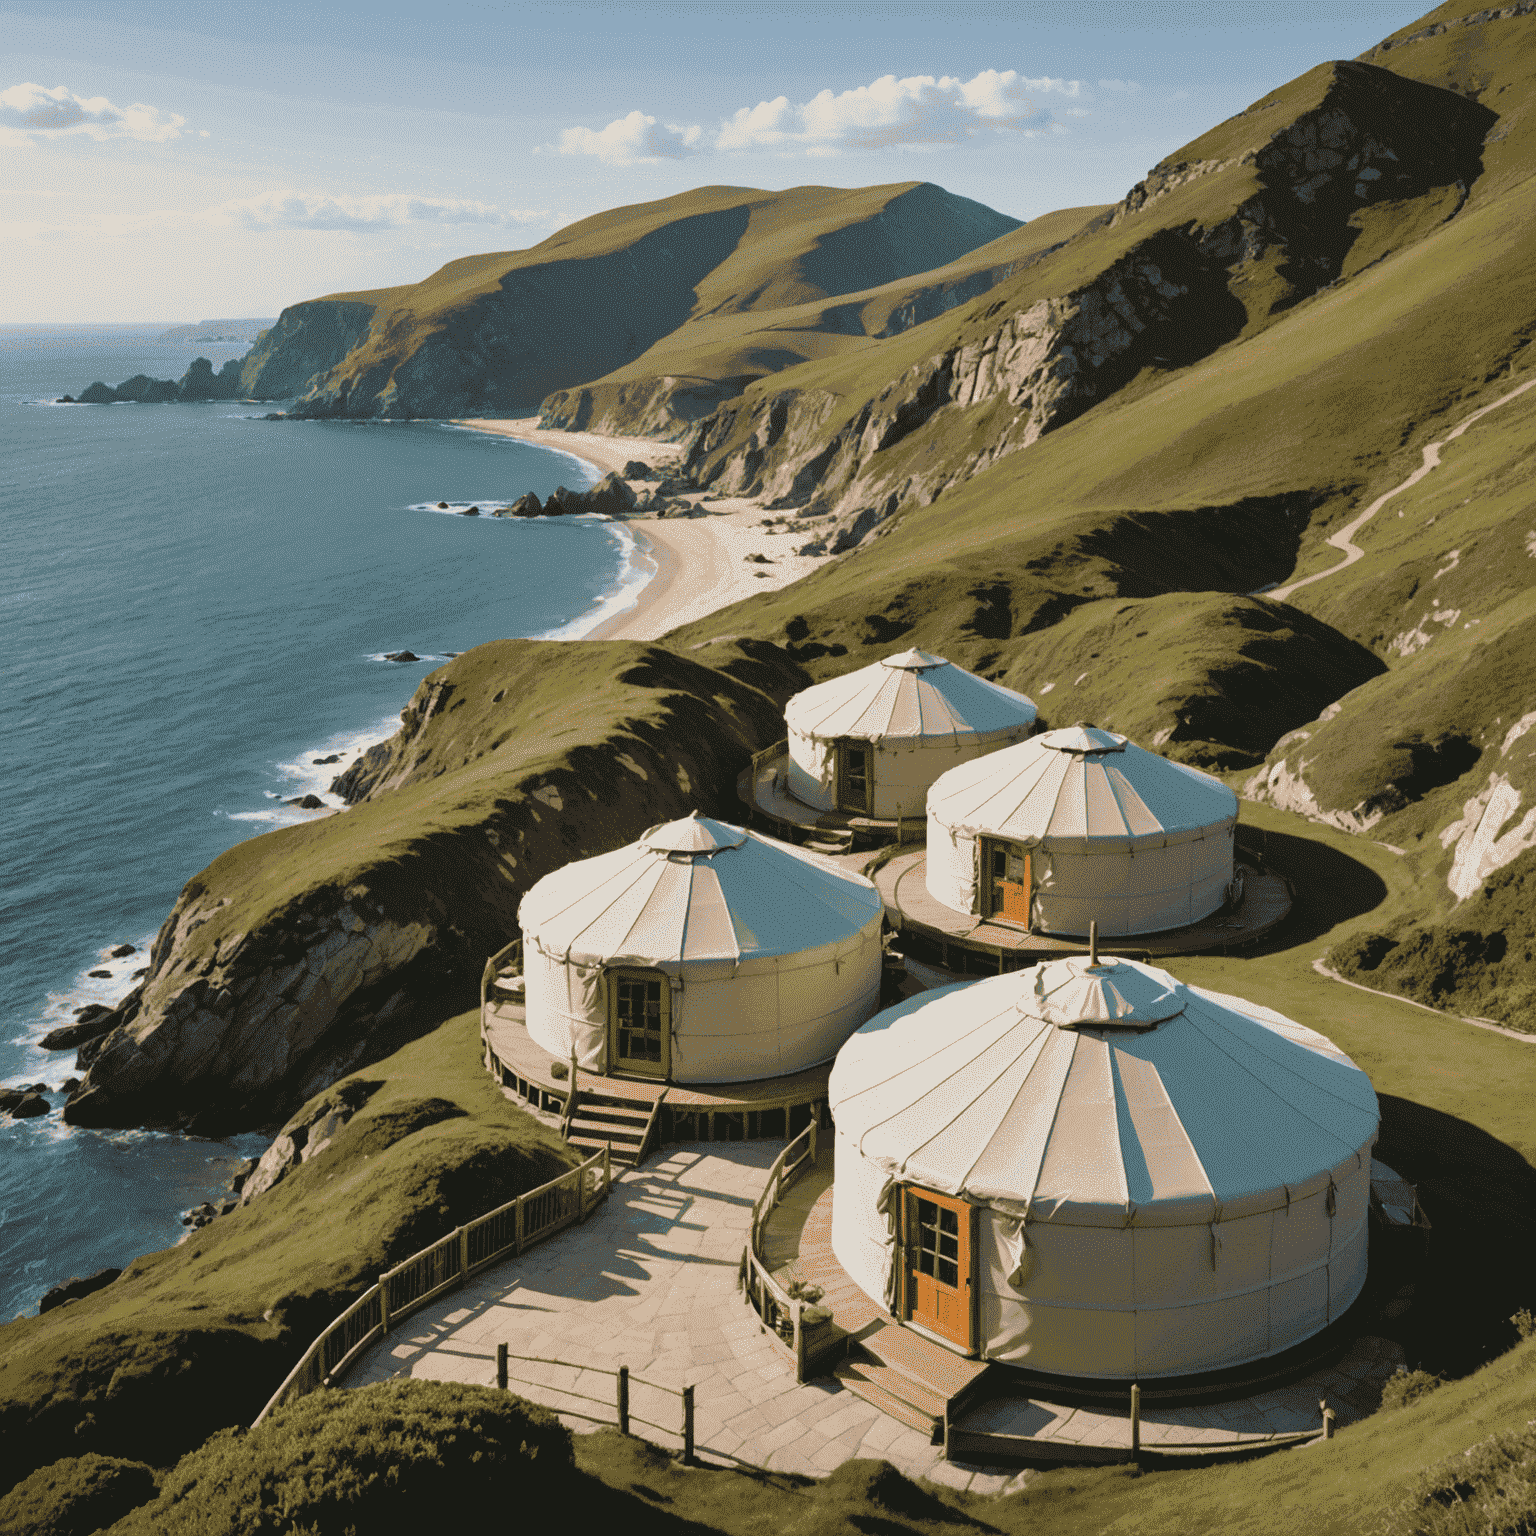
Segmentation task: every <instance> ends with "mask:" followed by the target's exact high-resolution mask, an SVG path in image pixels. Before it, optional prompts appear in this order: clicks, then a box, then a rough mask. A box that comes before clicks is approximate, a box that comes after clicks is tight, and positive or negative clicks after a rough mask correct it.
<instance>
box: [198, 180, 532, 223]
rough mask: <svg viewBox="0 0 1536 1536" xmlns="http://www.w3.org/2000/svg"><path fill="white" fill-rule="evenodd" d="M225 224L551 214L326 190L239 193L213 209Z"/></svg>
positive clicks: (512, 219) (521, 218) (492, 219)
mask: <svg viewBox="0 0 1536 1536" xmlns="http://www.w3.org/2000/svg"><path fill="white" fill-rule="evenodd" d="M210 212H211V216H212V217H213V218H214V219H215V220H216V221H217V222H220V223H223V222H232V223H235V224H239V225H242V226H243V227H244V228H246V229H254V230H274V229H319V230H351V231H357V232H368V231H372V230H382V229H399V228H401V227H402V226H404V225H406V224H481V225H491V226H494V227H503V226H506V225H511V224H536V223H539V222H541V221H543V220H547V219H548V218H549V217H550V215H549V213H548V211H547V210H544V209H528V208H501V207H498V206H497V205H496V204H495V203H477V202H467V201H464V200H462V199H459V198H445V197H411V196H410V195H408V194H406V193H403V192H391V193H384V194H380V195H377V196H372V197H332V196H329V195H327V194H324V193H314V192H294V191H286V190H285V191H274V192H264V193H262V194H261V195H260V196H259V197H247V198H237V199H235V200H233V201H231V202H227V203H221V204H220V205H219V206H218V207H217V208H215V209H212V210H211V211H210Z"/></svg>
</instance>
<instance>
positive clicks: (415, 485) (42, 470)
mask: <svg viewBox="0 0 1536 1536" xmlns="http://www.w3.org/2000/svg"><path fill="white" fill-rule="evenodd" d="M159 329H163V327H116V328H111V329H96V330H92V329H85V328H62V327H54V328H37V327H27V328H18V327H3V326H0V539H3V543H0V550H3V558H0V657H3V667H4V671H5V677H6V682H5V704H6V708H5V712H4V721H5V723H4V728H3V741H4V748H5V769H4V772H3V773H0V1082H3V1083H4V1084H5V1085H6V1086H19V1085H24V1084H32V1083H38V1082H42V1083H46V1084H47V1085H48V1087H49V1088H50V1089H52V1090H55V1091H54V1092H52V1093H51V1094H50V1095H49V1098H50V1101H51V1103H52V1104H53V1105H54V1106H55V1112H54V1113H53V1114H51V1115H49V1116H48V1117H47V1118H40V1119H36V1120H30V1121H13V1120H10V1119H6V1118H0V1318H7V1317H10V1316H12V1315H13V1314H14V1313H16V1312H18V1311H22V1310H28V1309H34V1308H35V1307H36V1304H37V1300H38V1297H39V1296H40V1295H41V1293H42V1292H43V1291H44V1290H46V1289H47V1288H48V1287H49V1286H50V1285H52V1284H54V1283H56V1282H57V1281H59V1280H62V1279H64V1278H65V1277H66V1276H69V1275H75V1274H89V1273H91V1272H93V1271H94V1270H96V1269H99V1268H102V1267H103V1266H106V1265H109V1264H110V1265H118V1266H121V1265H123V1264H125V1263H126V1262H127V1261H128V1260H129V1259H130V1258H132V1257H133V1256H135V1255H137V1254H140V1253H144V1252H149V1251H152V1250H154V1249H157V1248H162V1247H165V1246H167V1245H168V1244H170V1243H173V1242H175V1241H177V1239H178V1238H179V1237H180V1236H181V1235H182V1233H183V1230H184V1229H183V1227H182V1226H181V1223H180V1215H181V1213H182V1212H183V1211H185V1210H186V1209H188V1208H189V1207H190V1206H192V1205H195V1204H197V1203H199V1202H200V1201H202V1200H205V1199H210V1198H212V1199H217V1198H219V1196H220V1193H221V1191H222V1189H223V1187H224V1184H225V1181H226V1180H227V1178H228V1176H229V1173H230V1171H231V1169H232V1165H233V1164H234V1163H235V1162H237V1161H238V1160H239V1159H240V1158H242V1157H245V1156H249V1155H252V1153H253V1152H255V1151H258V1150H259V1149H260V1148H261V1147H263V1146H264V1145H265V1140H264V1138H259V1137H254V1136H245V1137H239V1138H235V1139H233V1140H230V1141H210V1140H204V1139H201V1138H193V1137H183V1136H175V1135H167V1134H162V1133H151V1132H143V1131H127V1132H100V1131H86V1130H77V1129H74V1128H71V1127H67V1126H65V1125H64V1124H63V1123H62V1121H61V1119H60V1117H59V1115H58V1113H57V1108H58V1106H60V1105H62V1103H63V1096H62V1095H61V1094H60V1093H59V1092H58V1091H57V1090H58V1088H59V1085H60V1084H61V1083H62V1082H63V1081H64V1079H65V1078H67V1077H70V1076H73V1075H74V1053H73V1052H61V1053H53V1054H49V1053H44V1052H41V1051H39V1050H38V1049H37V1046H36V1042H37V1041H38V1039H40V1038H41V1036H42V1035H43V1034H44V1033H45V1032H46V1031H47V1030H48V1029H50V1028H52V1027H54V1026H55V1025H57V1024H60V1023H67V1022H70V1020H71V1018H72V1016H73V1011H74V1010H75V1009H77V1008H79V1007H80V1006H82V1005H83V1004H85V1003H87V1002H112V1001H115V1000H116V999H117V998H119V997H121V996H122V995H123V994H124V993H125V992H126V991H127V990H128V989H129V988H130V987H131V986H132V985H133V980H134V972H135V971H137V970H138V969H139V968H140V967H142V966H143V965H144V964H145V963H146V957H145V950H146V948H147V946H148V944H149V942H150V941H151V939H152V938H153V936H154V933H155V930H156V929H157V928H158V926H159V924H160V922H161V921H162V920H163V919H164V917H165V915H166V913H167V912H168V911H169V910H170V908H171V906H172V904H173V903H174V902H175V900H176V897H177V895H178V893H179V891H180V889H181V887H182V885H183V884H184V883H185V882H186V881H187V880H188V879H189V878H190V877H191V876H192V875H194V874H196V873H197V872H198V871H199V870H200V869H202V868H203V867H204V866H205V865H206V864H208V863H209V862H210V860H212V859H213V858H214V857H215V856H216V855H217V854H219V853H220V852H222V851H223V850H224V849H225V848H227V847H229V846H230V845H231V844H232V843H234V842H236V841H238V840H239V839H241V838H244V837H249V836H252V835H254V834H257V833H260V832H263V831H265V830H267V829H268V828H270V827H271V826H273V825H278V824H283V823H287V822H290V821H295V820H301V819H304V817H305V816H306V815H308V814H310V813H306V812H302V811H299V810H297V809H295V808H293V807H290V806H288V805H287V804H285V803H284V802H285V800H286V799H288V798H289V797H292V796H298V795H303V794H306V793H312V792H313V793H322V794H323V793H324V791H325V790H326V788H327V786H328V785H329V783H330V781H331V779H332V778H333V777H334V775H335V774H336V773H337V772H339V771H340V770H341V769H342V768H344V767H345V766H346V764H347V763H348V762H350V761H351V760H352V758H353V757H354V756H355V755H356V754H357V753H358V752H359V751H361V750H362V749H363V748H364V747H366V746H368V745H369V744H370V743H372V742H374V741H377V740H380V739H382V738H383V737H385V736H387V735H389V734H390V733H391V732H392V731H393V730H394V729H395V728H396V726H397V725H398V723H399V722H398V714H399V711H400V709H401V708H402V707H403V706H404V705H405V703H406V701H407V700H408V699H409V697H410V695H411V693H412V691H413V690H414V688H415V687H416V685H417V683H418V682H419V681H420V679H421V678H422V676H423V675H425V673H427V672H428V671H430V670H431V668H432V667H433V666H435V665H437V664H439V663H440V662H441V661H442V660H443V659H444V658H445V657H446V656H447V655H448V653H450V652H456V651H462V650H466V649H468V648H469V647H470V646H473V645H477V644H479V643H480V642H482V641H485V640H491V639H496V638H498V637H503V636H532V635H551V634H561V635H565V636H574V635H578V634H580V633H582V632H584V630H585V629H586V628H589V627H591V626H592V625H593V624H595V623H596V622H598V621H600V619H601V618H602V617H605V616H606V615H607V614H608V613H610V612H612V611H614V610H615V608H617V607H622V606H624V605H625V604H626V603H628V602H630V601H632V600H633V594H634V592H635V591H636V590H638V587H639V586H641V585H643V584H644V581H645V579H646V575H647V572H646V570H645V568H644V565H643V562H642V561H641V560H640V558H639V557H638V556H637V553H636V551H635V548H634V543H633V540H632V538H631V537H630V535H629V534H628V533H627V531H626V530H625V529H623V528H622V527H620V526H617V525H613V524H608V523H603V522H599V521H595V520H587V519H575V520H572V519H550V520H536V521H521V520H512V519H493V518H490V517H486V516H481V517H478V518H469V517H462V516H457V515H443V514H442V513H441V512H439V511H438V510H437V509H436V503H437V502H439V501H446V502H448V503H449V504H450V508H451V509H452V508H462V507H465V506H468V505H470V504H472V503H477V502H478V503H479V504H480V505H481V506H482V507H489V506H495V505H499V504H501V503H503V502H506V501H510V500H512V499H513V498H514V497H516V496H518V495H520V494H521V493H522V492H524V491H529V490H531V491H535V492H537V493H538V494H540V495H541V496H543V495H547V494H548V493H549V492H550V491H551V490H552V489H554V487H555V486H556V485H557V484H561V483H563V484H566V485H569V486H572V487H573V488H575V487H581V486H586V485H589V484H591V483H592V481H593V480H594V479H595V475H594V473H593V472H592V471H591V469H590V467H589V466H586V465H584V464H582V463H581V462H580V461H579V460H575V459H572V458H571V457H570V456H568V455H564V454H559V453H554V452H551V451H549V450H547V449H542V448H536V447H533V446H531V445H528V444H523V443H518V442H513V441H511V440H508V439H498V438H494V437H489V436H486V435H484V434H480V433H475V432H471V431H465V430H462V429H458V428H454V427H451V426H449V425H446V424H442V423H431V422H411V423H384V422H377V423H375V422H269V421H264V420H261V419H260V418H261V416H262V415H263V414H264V413H265V412H266V411H267V410H268V409H269V407H268V406H266V405H261V406H256V405H250V404H241V403H227V402H226V403H219V402H214V403H209V404H200V405H113V406H71V405H63V406H60V405H55V404H52V403H49V402H52V401H53V400H54V399H56V397H57V396H59V395H61V394H65V393H69V394H76V393H78V392H79V391H80V390H81V389H82V388H83V387H84V386H85V385H87V384H89V383H91V382H92V381H93V380H95V379H103V380H105V381H107V382H108V383H114V384H115V383H117V382H118V381H119V380H122V379H125V378H128V377H129V376H131V375H133V374H135V373H140V372H143V373H148V374H150V375H152V376H153V377H156V378H179V377H180V376H181V374H182V373H183V372H184V371H185V370H186V367H187V365H188V363H190V362H191V361H192V359H193V357H194V356H197V355H203V356H208V357H210V359H211V361H212V362H213V365H214V367H215V368H218V367H219V366H220V365H221V364H222V363H223V362H224V361H225V360H226V358H229V357H233V356H238V355H240V353H241V352H242V351H243V350H244V349H243V348H242V347H239V346H212V345H205V346H200V347H188V346H186V345H185V344H167V343H162V342H157V341H155V340H154V339H153V337H154V333H155V332H156V331H157V330H159ZM402 649H409V650H411V651H414V652H415V653H416V654H417V655H418V656H420V657H422V658H423V659H422V661H420V662H419V663H414V664H411V663H407V664H399V663H392V662H388V661H385V660H383V659H382V658H383V654H384V653H385V652H387V651H397V650H402ZM332 754H338V755H339V756H340V758H341V761H340V762H339V763H336V764H326V765H317V764H316V763H315V761H314V760H315V759H316V758H321V757H329V756H331V755H332ZM331 798H332V800H333V803H339V802H335V801H334V797H331ZM121 944H132V945H134V946H135V953H134V954H132V955H130V956H126V957H123V958H121V959H115V960H114V959H109V958H108V957H107V951H108V950H109V949H111V948H113V947H115V946H118V945H121ZM100 970H105V971H106V972H107V973H108V974H107V975H105V976H92V975H91V974H90V973H91V972H93V971H100Z"/></svg>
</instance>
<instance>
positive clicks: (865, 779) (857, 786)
mask: <svg viewBox="0 0 1536 1536" xmlns="http://www.w3.org/2000/svg"><path fill="white" fill-rule="evenodd" d="M837 780H838V793H837V804H838V809H839V810H844V811H856V812H858V813H859V814H860V815H863V816H867V815H869V813H870V806H871V804H872V803H873V798H872V797H873V792H874V780H875V754H874V749H873V748H872V747H871V746H870V745H869V743H868V742H867V741H840V742H839V743H838V744H837Z"/></svg>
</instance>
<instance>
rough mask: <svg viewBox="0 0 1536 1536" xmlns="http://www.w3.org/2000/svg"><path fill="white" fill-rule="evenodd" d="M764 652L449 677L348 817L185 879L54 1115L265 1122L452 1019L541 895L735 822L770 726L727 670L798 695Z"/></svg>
mask: <svg viewBox="0 0 1536 1536" xmlns="http://www.w3.org/2000/svg"><path fill="white" fill-rule="evenodd" d="M759 651H760V656H767V658H768V659H767V660H766V661H765V660H763V659H758V660H753V659H752V658H751V657H750V656H748V655H747V654H745V653H744V652H742V651H741V650H740V649H739V648H731V649H730V650H729V653H728V654H727V655H725V656H719V657H717V658H716V659H717V662H718V664H717V665H715V666H704V665H701V664H699V663H697V662H693V661H686V660H683V659H681V658H679V657H676V656H673V655H671V654H669V653H667V652H665V651H661V650H658V649H655V648H649V647H644V646H637V645H626V644H622V643H617V642H615V643H613V644H590V645H584V646H580V647H576V646H563V645H559V644H554V643H543V644H541V643H536V642H529V641H500V642H495V643H493V644H491V645H488V646H481V647H479V648H477V649H476V650H474V651H469V652H466V653H465V654H464V655H463V656H461V657H458V658H456V659H455V660H454V661H452V662H450V663H449V664H448V665H447V666H445V667H442V668H439V669H438V671H436V672H434V673H432V674H431V675H430V676H429V677H428V678H427V679H426V680H425V681H424V682H423V683H422V685H421V687H420V688H419V689H418V690H417V693H416V695H415V697H414V698H413V699H412V701H411V705H410V707H409V708H408V709H407V710H406V711H405V712H404V714H403V716H402V725H401V729H400V731H399V732H398V733H397V734H396V735H395V736H394V737H392V738H391V739H390V740H389V741H388V742H387V743H383V744H381V748H376V749H375V750H374V752H373V753H372V754H371V756H370V758H369V760H368V763H367V765H366V770H365V772H363V773H360V774H358V775H356V776H355V777H354V779H353V780H352V781H351V783H350V784H349V786H348V797H349V799H351V800H352V801H353V802H354V808H353V809H352V810H349V811H347V812H345V813H341V814H338V815H334V816H330V817H325V818H322V819H320V820H317V821H314V822H311V823H309V824H307V825H304V826H299V827H290V828H285V829H283V830H280V831H277V832H271V833H268V834H266V835H265V836H263V837H258V838H254V839H252V840H251V841H250V842H247V843H243V844H240V845H238V846H237V847H235V848H232V849H230V850H229V852H227V853H226V854H224V855H222V856H221V857H220V858H219V859H217V860H215V861H214V863H213V864H212V865H210V866H209V868H208V869H207V870H205V871H204V872H203V873H202V874H201V875H199V876H198V877H197V878H196V879H194V880H192V881H190V882H189V883H188V885H187V887H186V889H185V890H184V891H183V893H182V896H181V899H180V900H179V901H178V902H177V904H176V906H175V908H174V909H173V911H172V912H171V914H170V916H169V917H168V918H167V919H166V922H165V924H164V926H163V927H162V929H161V931H160V934H159V936H158V937H157V939H156V941H155V944H154V948H153V951H152V953H151V955H150V960H149V975H148V976H147V977H146V978H145V981H144V985H143V990H142V994H141V996H140V999H139V1007H138V1009H137V1011H136V1012H135V1013H133V1014H132V1016H131V1017H129V1018H127V1019H126V1020H125V1021H124V1022H122V1023H121V1024H119V1026H118V1027H117V1028H115V1029H114V1030H113V1031H112V1032H111V1033H110V1034H109V1035H107V1036H106V1037H105V1039H104V1040H102V1041H100V1042H99V1043H93V1050H94V1056H93V1059H91V1060H90V1063H89V1070H88V1071H87V1073H86V1076H85V1079H84V1082H83V1083H82V1085H81V1087H80V1089H79V1090H78V1091H77V1092H76V1094H75V1095H74V1096H73V1097H72V1098H71V1100H70V1101H69V1104H68V1106H67V1107H66V1111H65V1117H66V1119H68V1120H69V1121H70V1122H72V1123H74V1124H81V1125H141V1124H142V1125H174V1126H191V1127H196V1128H198V1129H204V1130H206V1129H216V1130H228V1129H234V1128H242V1127H251V1126H255V1125H260V1124H264V1123H271V1122H273V1121H276V1120H280V1119H281V1118H283V1117H284V1116H285V1115H287V1114H288V1113H289V1112H291V1110H292V1109H293V1108H294V1107H295V1106H296V1105H298V1104H300V1103H302V1102H303V1101H304V1100H305V1099H306V1098H308V1097H310V1096H311V1095H312V1094H314V1093H316V1092H318V1091H320V1090H321V1089H322V1088H324V1087H325V1086H326V1085H327V1084H328V1083H331V1082H333V1081H335V1080H336V1079H337V1078H338V1077H340V1076H341V1075H342V1074H344V1073H345V1072H347V1071H349V1070H351V1069H352V1068H354V1067H355V1066H357V1065H358V1064H359V1063H361V1062H365V1061H370V1060H374V1059H376V1058H377V1057H378V1056H380V1055H382V1054H384V1053H386V1052H387V1051H388V1050H390V1049H393V1048H394V1047H395V1046H397V1045H398V1044H399V1043H400V1041H401V1039H402V1038H408V1037H409V1036H410V1035H411V1034H412V1033H413V1032H415V1031H417V1030H419V1029H420V1028H421V1027H422V1025H423V1020H430V1021H435V1020H436V1019H440V1018H441V1017H442V1016H443V1014H444V1011H445V1007H444V1005H445V1003H452V1004H454V1005H456V1006H458V1007H469V1006H472V1005H473V1004H474V1002H475V1001H476V999H477V995H478V994H477V990H476V989H477V987H478V983H479V978H480V971H481V967H482V966H483V964H484V962H485V959H486V957H487V956H488V955H490V954H492V953H493V952H494V951H496V950H497V949H500V948H501V947H502V945H504V944H505V943H506V942H507V941H508V939H510V938H511V937H513V936H514V934H515V933H516V913H517V905H518V902H519V901H520V900H521V898H522V894H523V892H524V891H525V890H526V889H527V888H528V886H529V885H531V884H532V883H533V882H534V881H535V880H537V879H538V878H540V877H541V876H542V875H543V874H545V873H547V872H548V871H549V870H551V869H554V868H557V867H558V866H559V865H561V864H564V863H567V862H568V861H570V860H572V859H578V858H584V857H587V856H590V855H591V854H594V853H598V852H601V851H603V850H605V849H608V848H612V847H617V846H619V845H620V844H622V843H624V842H627V841H629V840H630V839H632V838H633V837H635V836H636V835H638V834H639V833H640V832H641V831H643V830H644V829H645V828H646V827H648V826H652V825H654V824H655V823H656V822H658V821H663V820H667V819H669V818H673V817H677V816H682V815H686V814H687V813H688V812H690V811H691V810H693V809H694V808H695V807H703V808H706V809H709V810H711V811H716V812H726V813H729V812H730V810H731V807H732V802H733V800H734V790H735V779H736V775H737V773H738V772H739V771H740V769H741V767H742V766H743V765H744V764H745V762H746V760H747V758H748V756H749V755H750V754H751V753H752V752H753V751H755V750H757V749H758V748H759V747H762V746H765V745H766V744H767V743H768V742H770V741H772V740H773V739H775V737H776V736H777V735H778V734H780V732H781V731H782V724H783V722H782V718H781V716H780V715H779V713H778V708H777V706H776V704H775V701H774V699H773V698H770V697H769V696H768V695H767V694H765V693H763V692H762V691H760V690H759V689H758V688H756V687H754V686H752V685H751V684H750V683H748V682H744V681H742V680H741V677H739V676H737V675H733V672H732V671H729V670H726V668H727V667H733V668H734V669H735V671H738V672H740V673H741V676H744V677H755V678H757V679H759V680H761V681H765V682H771V681H773V680H774V679H776V678H778V677H780V675H781V673H782V675H783V677H784V678H786V679H789V680H790V683H791V684H793V682H794V681H796V680H798V679H801V678H803V674H801V673H799V671H798V669H797V668H795V667H794V666H793V665H792V664H790V663H788V662H787V661H775V660H774V653H772V648H771V647H769V648H759ZM573 699H574V700H581V701H582V702H581V704H580V705H578V706H573V705H572V702H571V701H572V700H573ZM557 733H558V735H559V738H560V742H559V745H558V746H552V745H551V744H550V743H551V739H552V738H553V737H554V736H555V735H556V734H557Z"/></svg>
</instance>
